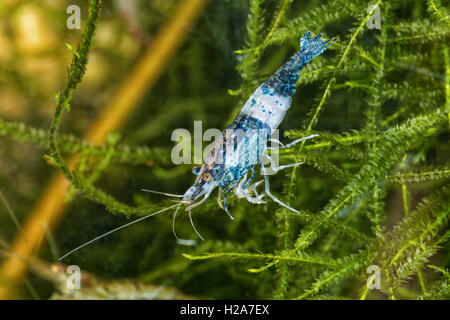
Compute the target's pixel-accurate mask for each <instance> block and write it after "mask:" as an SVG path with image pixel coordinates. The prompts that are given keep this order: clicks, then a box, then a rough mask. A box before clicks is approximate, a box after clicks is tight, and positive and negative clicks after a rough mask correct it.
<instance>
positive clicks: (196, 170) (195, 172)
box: [192, 167, 200, 175]
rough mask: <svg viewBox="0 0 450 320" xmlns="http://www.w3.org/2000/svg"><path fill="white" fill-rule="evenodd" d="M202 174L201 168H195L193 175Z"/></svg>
mask: <svg viewBox="0 0 450 320" xmlns="http://www.w3.org/2000/svg"><path fill="white" fill-rule="evenodd" d="M199 172H200V168H199V167H193V168H192V173H193V174H195V175H197V174H198V173H199Z"/></svg>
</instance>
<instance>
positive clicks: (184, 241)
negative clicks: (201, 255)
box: [172, 202, 197, 246]
mask: <svg viewBox="0 0 450 320" xmlns="http://www.w3.org/2000/svg"><path fill="white" fill-rule="evenodd" d="M180 205H181V202H180V204H179V205H178V207H177V209H176V210H175V212H174V213H173V219H172V232H173V235H174V236H175V239H177V243H179V244H181V245H183V246H193V245H195V244H196V243H197V241H195V240H187V239H181V238H179V237H178V236H177V232H176V231H175V221H176V219H177V213H178V209H180Z"/></svg>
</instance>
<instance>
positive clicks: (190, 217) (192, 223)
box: [189, 210, 205, 241]
mask: <svg viewBox="0 0 450 320" xmlns="http://www.w3.org/2000/svg"><path fill="white" fill-rule="evenodd" d="M189 220H191V225H192V228H194V231H195V233H196V234H197V235H198V237H199V238H200V239H202V240H203V241H205V239H203V237H202V235H201V234H200V233H199V232H198V231H197V229H196V228H195V225H194V221H192V214H191V210H189Z"/></svg>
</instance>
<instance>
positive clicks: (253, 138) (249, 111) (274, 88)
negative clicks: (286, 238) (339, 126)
mask: <svg viewBox="0 0 450 320" xmlns="http://www.w3.org/2000/svg"><path fill="white" fill-rule="evenodd" d="M321 36H322V34H319V35H317V36H316V37H314V38H313V39H311V32H309V31H308V32H306V33H305V34H304V35H303V36H302V38H301V39H300V50H299V51H298V52H296V53H295V54H294V55H293V56H292V57H291V58H290V59H289V60H288V61H287V62H286V63H285V64H284V65H283V66H281V67H280V68H279V69H278V70H277V71H276V72H275V73H274V74H273V75H272V76H271V77H270V78H269V79H267V80H266V81H265V82H264V83H263V84H262V85H260V86H259V87H258V88H257V89H256V90H255V92H254V93H253V94H252V95H251V96H250V98H249V99H248V100H247V102H246V103H245V105H244V106H243V108H242V110H241V111H240V113H239V114H238V115H237V117H236V119H235V120H234V121H233V122H232V123H231V124H230V125H229V126H228V127H227V129H225V131H224V132H223V133H222V140H221V141H219V142H218V143H217V144H216V145H215V147H214V148H213V149H212V151H211V153H210V154H209V156H208V157H207V158H206V160H205V162H204V164H203V166H202V167H201V168H200V169H199V168H194V170H193V171H194V173H195V174H197V177H196V179H195V182H194V184H193V185H192V186H191V187H190V188H189V189H188V190H187V191H186V193H185V194H184V195H183V196H182V201H181V203H183V204H186V205H188V207H187V208H186V210H188V211H190V210H191V209H192V208H194V207H196V206H198V205H200V204H201V203H203V202H204V201H206V200H207V199H208V197H209V196H210V194H211V192H212V191H213V190H214V189H215V188H216V187H219V188H220V189H219V196H220V192H221V191H222V192H224V209H225V211H226V212H227V214H228V215H229V217H230V218H231V219H233V217H232V215H231V214H230V211H229V209H228V207H227V194H228V193H229V192H231V191H234V193H235V195H236V196H237V197H238V198H246V199H247V200H248V201H249V202H251V203H256V204H259V203H264V201H263V200H262V196H263V195H260V194H258V193H257V192H256V186H257V185H258V184H259V183H261V182H262V181H260V182H258V183H255V184H253V185H251V184H250V183H251V181H252V179H253V177H254V172H255V170H254V167H255V165H258V164H259V165H260V166H261V169H262V172H263V175H264V182H265V194H266V195H267V196H268V197H269V198H271V199H272V200H273V201H275V202H277V203H278V204H280V205H281V206H283V207H285V208H287V209H289V210H292V211H294V212H298V211H297V210H295V209H294V208H291V207H289V206H288V205H286V204H284V203H283V202H281V201H280V200H278V199H277V198H276V197H275V196H274V195H273V194H272V193H271V192H270V185H269V177H268V174H267V168H266V167H265V165H264V163H263V161H262V159H263V158H266V159H268V160H270V163H271V169H272V170H274V171H275V172H277V171H279V170H282V169H285V168H289V167H293V166H296V165H299V164H301V163H295V164H290V165H284V166H276V165H275V163H274V161H273V159H272V158H271V157H270V156H269V154H267V150H270V149H271V148H270V147H268V146H267V142H268V141H270V140H271V138H270V137H271V135H272V133H273V132H274V130H275V129H277V128H278V126H279V124H280V123H281V121H282V120H283V118H284V116H285V114H286V111H287V110H288V109H289V107H290V105H291V101H292V95H293V94H294V93H295V90H296V83H297V81H298V79H299V78H300V70H301V69H302V68H303V67H304V66H305V65H306V64H307V63H308V62H309V61H311V60H312V59H313V58H315V57H317V56H318V55H320V54H321V53H322V52H324V51H325V50H326V49H327V48H328V47H329V46H330V45H331V44H332V40H328V41H324V40H321ZM238 131H239V134H238ZM315 136H317V135H311V136H308V137H304V138H301V139H298V140H295V141H293V142H291V143H290V144H288V145H282V144H281V143H280V142H279V141H277V140H276V142H278V143H279V144H280V145H281V147H280V148H289V147H292V146H293V145H295V144H296V143H298V142H300V141H303V140H306V139H310V138H313V137H315ZM229 146H231V148H230V147H229ZM249 172H251V177H250V178H249V179H248V180H247V174H248V173H249ZM201 196H203V199H201V200H200V201H198V202H196V203H194V202H195V201H196V200H197V199H199V198H200V197H201Z"/></svg>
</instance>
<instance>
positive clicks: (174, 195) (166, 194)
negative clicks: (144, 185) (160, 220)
mask: <svg viewBox="0 0 450 320" xmlns="http://www.w3.org/2000/svg"><path fill="white" fill-rule="evenodd" d="M141 191H144V192H151V193H156V194H162V195H164V196H168V197H176V198H183V195H182V194H173V193H167V192H160V191H153V190H148V189H141Z"/></svg>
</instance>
